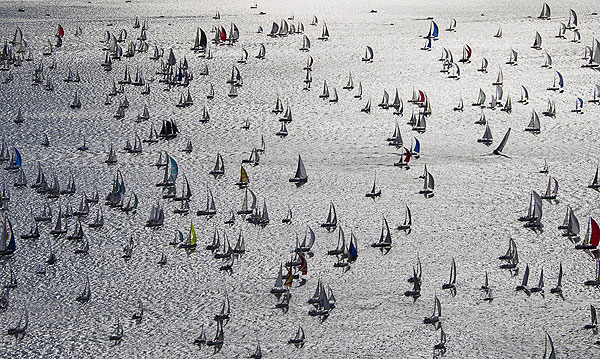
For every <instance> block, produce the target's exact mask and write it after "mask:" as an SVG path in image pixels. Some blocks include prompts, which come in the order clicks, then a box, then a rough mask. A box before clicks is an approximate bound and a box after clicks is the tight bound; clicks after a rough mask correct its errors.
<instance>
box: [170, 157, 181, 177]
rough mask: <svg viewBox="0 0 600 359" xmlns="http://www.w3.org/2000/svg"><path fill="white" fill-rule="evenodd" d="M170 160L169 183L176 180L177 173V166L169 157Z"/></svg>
mask: <svg viewBox="0 0 600 359" xmlns="http://www.w3.org/2000/svg"><path fill="white" fill-rule="evenodd" d="M170 159H171V175H170V176H169V182H175V181H176V180H177V174H178V173H179V166H177V162H175V160H174V159H173V157H170Z"/></svg>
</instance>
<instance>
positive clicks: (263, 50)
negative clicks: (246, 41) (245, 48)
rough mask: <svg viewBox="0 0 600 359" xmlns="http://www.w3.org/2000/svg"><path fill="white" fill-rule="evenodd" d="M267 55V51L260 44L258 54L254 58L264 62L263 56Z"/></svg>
mask: <svg viewBox="0 0 600 359" xmlns="http://www.w3.org/2000/svg"><path fill="white" fill-rule="evenodd" d="M266 54H267V49H266V48H265V45H264V44H260V48H259V49H258V54H257V55H256V56H255V57H256V58H257V59H259V60H264V59H265V55H266Z"/></svg>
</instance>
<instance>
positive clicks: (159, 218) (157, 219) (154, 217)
mask: <svg viewBox="0 0 600 359" xmlns="http://www.w3.org/2000/svg"><path fill="white" fill-rule="evenodd" d="M164 220H165V213H164V211H163V209H162V207H161V206H160V204H159V203H157V204H156V206H152V209H151V210H150V217H149V218H148V221H147V222H146V227H151V228H153V227H160V226H162V225H163V223H164Z"/></svg>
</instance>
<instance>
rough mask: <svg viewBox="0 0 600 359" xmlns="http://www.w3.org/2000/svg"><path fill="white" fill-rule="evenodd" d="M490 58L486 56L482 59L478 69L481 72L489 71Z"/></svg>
mask: <svg viewBox="0 0 600 359" xmlns="http://www.w3.org/2000/svg"><path fill="white" fill-rule="evenodd" d="M488 64H489V62H488V59H486V58H485V57H484V58H482V59H481V67H480V68H478V69H477V71H479V72H483V73H487V68H488Z"/></svg>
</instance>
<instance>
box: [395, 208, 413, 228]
mask: <svg viewBox="0 0 600 359" xmlns="http://www.w3.org/2000/svg"><path fill="white" fill-rule="evenodd" d="M411 225H412V215H411V213H410V208H409V207H408V205H407V206H406V211H405V215H404V223H403V224H401V225H399V226H398V230H400V231H405V232H406V233H407V234H409V233H410V232H411Z"/></svg>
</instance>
